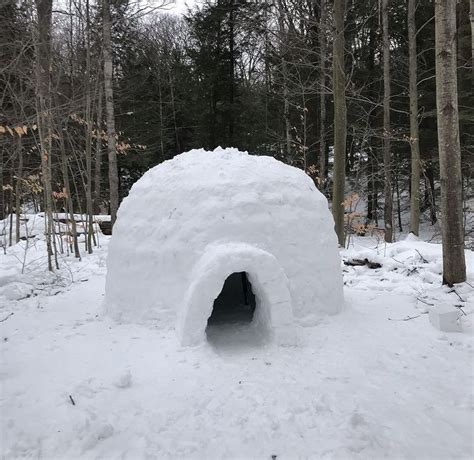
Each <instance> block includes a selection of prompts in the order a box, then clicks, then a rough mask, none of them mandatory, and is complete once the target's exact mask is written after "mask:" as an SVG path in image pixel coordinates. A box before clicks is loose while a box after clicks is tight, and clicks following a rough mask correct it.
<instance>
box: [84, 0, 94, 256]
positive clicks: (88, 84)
mask: <svg viewBox="0 0 474 460" xmlns="http://www.w3.org/2000/svg"><path fill="white" fill-rule="evenodd" d="M85 92H86V108H85V115H86V117H85V118H86V124H85V128H86V133H85V134H86V175H87V187H86V212H87V219H86V220H87V252H88V253H89V254H92V235H93V234H94V222H93V219H94V216H93V210H92V117H91V53H90V17H89V0H86V84H85Z"/></svg>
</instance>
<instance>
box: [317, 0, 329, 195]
mask: <svg viewBox="0 0 474 460" xmlns="http://www.w3.org/2000/svg"><path fill="white" fill-rule="evenodd" d="M326 21H327V6H326V0H321V17H320V19H319V45H320V47H321V53H320V54H321V55H320V57H319V59H320V61H319V78H320V81H321V97H320V121H319V123H320V125H319V188H320V189H324V183H325V179H326V58H327V38H326V37H327V31H326V27H327V23H326Z"/></svg>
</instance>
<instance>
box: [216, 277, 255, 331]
mask: <svg viewBox="0 0 474 460" xmlns="http://www.w3.org/2000/svg"><path fill="white" fill-rule="evenodd" d="M255 306H256V302H255V295H254V293H253V291H252V285H251V284H250V281H249V280H248V277H247V273H245V272H240V273H232V274H231V275H230V276H229V277H228V278H227V279H226V280H225V282H224V286H223V287H222V291H221V293H220V294H219V296H218V297H217V298H216V299H215V300H214V305H213V307H212V314H211V316H210V317H209V319H208V320H207V325H208V326H217V325H224V324H248V323H251V322H252V319H253V315H254V312H255Z"/></svg>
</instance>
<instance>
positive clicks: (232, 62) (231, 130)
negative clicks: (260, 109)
mask: <svg viewBox="0 0 474 460" xmlns="http://www.w3.org/2000/svg"><path fill="white" fill-rule="evenodd" d="M234 26H235V4H234V0H230V11H229V55H230V56H229V82H230V84H229V115H228V118H229V147H233V145H234V97H235V83H234V80H235V76H234V74H235V50H234V48H235V31H234V29H235V27H234Z"/></svg>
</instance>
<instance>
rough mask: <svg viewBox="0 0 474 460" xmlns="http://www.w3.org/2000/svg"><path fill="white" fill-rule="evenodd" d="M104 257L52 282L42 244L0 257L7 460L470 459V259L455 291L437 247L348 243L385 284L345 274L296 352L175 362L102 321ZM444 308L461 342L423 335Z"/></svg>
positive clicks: (354, 271)
mask: <svg viewBox="0 0 474 460" xmlns="http://www.w3.org/2000/svg"><path fill="white" fill-rule="evenodd" d="M100 243H101V248H99V249H96V250H95V252H94V254H93V255H89V256H84V257H83V260H82V261H76V260H74V259H73V258H72V256H69V257H67V256H65V257H64V260H62V261H60V263H61V266H62V267H63V268H62V269H61V270H60V271H59V272H58V273H57V274H56V275H54V276H52V275H48V274H46V273H45V272H44V258H43V254H44V252H43V251H44V247H43V243H42V242H41V241H36V243H33V242H31V243H30V246H29V248H28V250H27V252H26V253H25V251H24V249H25V243H24V242H23V243H20V244H19V245H16V248H14V249H9V251H8V252H7V255H5V256H1V257H0V320H1V323H0V334H1V335H0V338H1V344H0V346H1V358H0V359H1V366H0V385H1V390H0V414H1V415H0V423H1V425H0V434H1V437H0V453H1V455H3V457H2V458H5V459H15V458H45V459H52V458H57V459H73V458H85V459H89V458H90V459H95V458H111V459H118V458H122V459H131V460H134V459H142V458H149V459H152V458H160V459H161V458H193V459H194V458H195V459H204V458H206V459H207V458H268V459H270V458H272V456H276V458H278V459H288V458H301V457H303V458H304V457H311V458H341V459H345V458H360V459H368V458H374V459H380V458H410V459H424V458H426V459H434V458H439V459H448V458H466V459H467V458H472V456H473V438H472V433H473V400H472V384H473V367H472V363H473V361H472V358H473V335H472V311H473V310H474V309H473V303H474V294H473V291H474V290H473V289H472V286H471V285H473V284H474V257H473V254H472V252H467V258H468V270H469V279H468V282H469V284H463V285H459V286H456V287H455V289H454V290H453V289H450V288H447V287H443V286H441V283H440V280H441V276H440V272H441V248H440V246H439V245H436V244H428V243H424V242H421V241H418V240H415V239H412V238H408V239H406V240H404V241H400V242H397V243H394V244H391V245H387V246H385V245H383V244H381V243H380V242H377V241H376V240H374V239H371V238H358V239H355V240H354V241H353V245H352V246H351V247H350V249H348V250H344V251H343V252H342V256H343V258H344V259H348V258H353V257H358V258H366V257H367V258H369V259H370V260H372V261H374V262H379V263H381V264H382V268H380V269H373V270H372V269H369V268H367V267H366V266H361V267H348V266H344V267H343V270H344V281H345V308H344V311H343V312H342V313H341V314H339V315H335V316H332V317H327V318H326V319H324V320H322V321H321V322H320V324H318V325H317V326H316V327H311V328H309V327H306V328H300V329H299V330H298V337H299V344H298V346H296V347H276V346H274V345H271V344H266V345H265V344H256V343H255V342H252V341H244V342H242V340H239V337H240V336H239V334H236V333H234V334H232V335H231V336H230V338H229V340H226V339H225V336H224V337H220V338H218V340H217V341H214V346H211V345H205V346H201V347H199V348H181V347H179V345H178V343H177V340H176V338H175V334H174V332H173V331H170V332H168V333H162V332H157V331H156V330H153V329H152V328H147V327H143V326H130V325H124V324H122V325H120V324H115V323H114V322H112V321H111V320H110V319H108V318H107V317H105V316H104V315H103V311H102V300H103V295H104V280H105V258H106V254H107V243H108V241H107V239H106V237H102V238H101V240H100ZM25 254H26V255H25ZM40 267H43V268H40ZM22 269H23V272H24V273H23V274H21V273H20V272H21V270H22ZM439 303H443V304H448V305H452V306H453V307H454V306H455V305H457V306H458V308H459V307H460V308H459V315H460V321H461V322H462V325H463V328H464V332H462V333H442V332H440V331H438V330H436V329H435V328H434V327H433V326H432V325H431V324H430V322H429V319H428V314H427V312H428V311H429V309H430V308H433V305H436V304H439ZM234 332H235V331H234Z"/></svg>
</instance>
